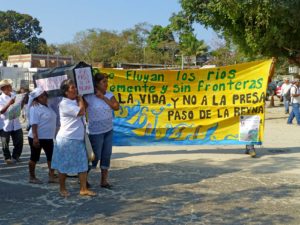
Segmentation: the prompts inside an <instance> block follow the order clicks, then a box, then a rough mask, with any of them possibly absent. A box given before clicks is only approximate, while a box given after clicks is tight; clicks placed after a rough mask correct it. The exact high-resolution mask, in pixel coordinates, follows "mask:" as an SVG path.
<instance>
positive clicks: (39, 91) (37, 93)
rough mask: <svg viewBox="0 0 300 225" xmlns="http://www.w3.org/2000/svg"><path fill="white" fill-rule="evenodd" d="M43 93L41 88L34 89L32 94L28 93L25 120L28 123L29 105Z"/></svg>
mask: <svg viewBox="0 0 300 225" xmlns="http://www.w3.org/2000/svg"><path fill="white" fill-rule="evenodd" d="M44 92H45V91H44V90H43V89H42V88H41V87H36V88H35V89H33V91H32V92H30V94H29V99H28V107H27V113H26V114H27V119H28V122H30V121H29V118H30V115H29V112H30V107H31V104H32V102H33V100H34V99H35V98H37V97H39V96H40V95H41V94H43V93H44Z"/></svg>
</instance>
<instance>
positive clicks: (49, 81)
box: [33, 62, 94, 97]
mask: <svg viewBox="0 0 300 225" xmlns="http://www.w3.org/2000/svg"><path fill="white" fill-rule="evenodd" d="M66 79H72V80H73V81H74V82H75V84H76V87H77V90H78V94H79V95H85V94H92V93H94V84H93V75H92V67H91V66H90V65H88V64H86V63H85V62H79V63H78V64H76V65H68V66H61V67H56V68H52V69H48V70H45V71H40V72H37V73H36V74H34V75H33V81H34V85H35V87H41V88H43V89H44V90H45V91H46V92H47V93H48V95H49V96H50V97H56V96H61V95H62V93H61V91H60V85H61V83H62V82H63V81H64V80H66Z"/></svg>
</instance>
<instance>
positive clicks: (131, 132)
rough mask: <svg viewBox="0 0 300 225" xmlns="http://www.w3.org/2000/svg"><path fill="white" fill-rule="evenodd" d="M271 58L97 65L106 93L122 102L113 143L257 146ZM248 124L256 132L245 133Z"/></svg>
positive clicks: (260, 137) (116, 119) (261, 126)
mask: <svg viewBox="0 0 300 225" xmlns="http://www.w3.org/2000/svg"><path fill="white" fill-rule="evenodd" d="M271 62H272V61H271V60H265V61H257V62H250V63H243V64H236V65H232V66H226V67H216V68H207V69H189V70H113V69H100V70H101V72H105V73H107V74H108V75H109V91H111V92H113V93H114V95H115V97H116V99H117V100H118V101H119V102H120V105H121V108H120V110H119V111H118V112H115V119H114V132H115V133H114V144H115V145H170V144H171V145H201V144H209V145H212V144H220V145H224V144H225V145H227V144H230V145H231V144H243V145H244V144H262V141H263V130H264V129H263V128H264V117H265V107H264V104H265V98H266V89H267V83H268V75H269V69H270V65H271ZM251 116H254V117H251ZM249 118H250V119H249ZM253 118H254V119H253ZM241 122H244V124H245V125H246V126H245V127H242V126H240V124H241ZM253 127H254V128H255V132H257V134H255V135H256V136H255V135H254V134H253V135H252V136H253V137H249V135H248V136H245V135H244V134H245V132H248V131H249V130H251V129H252V128H253ZM250 128H251V129H250ZM256 128H257V129H256ZM251 132H252V131H251ZM253 132H254V131H253ZM255 132H254V133H255ZM240 133H241V134H240ZM247 134H248V133H247ZM254 136H255V137H254Z"/></svg>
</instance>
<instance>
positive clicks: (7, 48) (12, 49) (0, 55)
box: [0, 41, 28, 60]
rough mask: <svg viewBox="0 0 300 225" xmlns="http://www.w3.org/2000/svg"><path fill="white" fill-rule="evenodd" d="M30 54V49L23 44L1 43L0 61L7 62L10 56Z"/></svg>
mask: <svg viewBox="0 0 300 225" xmlns="http://www.w3.org/2000/svg"><path fill="white" fill-rule="evenodd" d="M26 53H28V49H27V48H26V46H25V45H24V44H23V43H21V42H10V41H2V42H0V59H1V60H7V58H8V56H9V55H19V54H26Z"/></svg>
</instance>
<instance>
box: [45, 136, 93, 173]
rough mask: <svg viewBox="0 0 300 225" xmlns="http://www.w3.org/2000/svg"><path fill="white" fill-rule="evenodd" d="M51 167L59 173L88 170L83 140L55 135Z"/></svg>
mask: <svg viewBox="0 0 300 225" xmlns="http://www.w3.org/2000/svg"><path fill="white" fill-rule="evenodd" d="M51 167H52V169H56V170H58V172H60V173H67V174H77V173H82V172H86V171H87V170H88V159H87V155H86V149H85V144H84V140H75V139H68V138H63V137H57V138H56V143H55V144H54V150H53V156H52V162H51Z"/></svg>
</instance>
